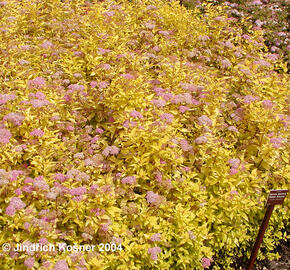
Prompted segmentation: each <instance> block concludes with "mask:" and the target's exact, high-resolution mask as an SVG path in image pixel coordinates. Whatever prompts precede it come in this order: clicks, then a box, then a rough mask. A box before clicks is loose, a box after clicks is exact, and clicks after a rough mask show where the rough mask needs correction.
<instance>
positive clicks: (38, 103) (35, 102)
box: [30, 99, 50, 108]
mask: <svg viewBox="0 0 290 270" xmlns="http://www.w3.org/2000/svg"><path fill="white" fill-rule="evenodd" d="M30 104H31V105H32V106H33V107H34V108H40V107H42V106H46V105H49V104H50V103H49V101H48V100H41V99H32V100H31V101H30Z"/></svg>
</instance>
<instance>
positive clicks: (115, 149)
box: [111, 145, 120, 155]
mask: <svg viewBox="0 0 290 270" xmlns="http://www.w3.org/2000/svg"><path fill="white" fill-rule="evenodd" d="M119 152H120V148H118V147H117V146H114V145H113V146H112V147H111V154H112V155H118V154H119Z"/></svg>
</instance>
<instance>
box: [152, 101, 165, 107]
mask: <svg viewBox="0 0 290 270" xmlns="http://www.w3.org/2000/svg"><path fill="white" fill-rule="evenodd" d="M151 103H152V104H153V105H155V106H156V107H158V108H160V107H164V106H165V105H166V101H165V100H162V99H152V100H151Z"/></svg>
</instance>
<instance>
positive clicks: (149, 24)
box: [144, 22, 155, 30]
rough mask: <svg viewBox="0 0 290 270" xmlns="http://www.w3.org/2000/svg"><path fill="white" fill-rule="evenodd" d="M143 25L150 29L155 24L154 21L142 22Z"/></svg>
mask: <svg viewBox="0 0 290 270" xmlns="http://www.w3.org/2000/svg"><path fill="white" fill-rule="evenodd" d="M144 26H145V27H146V28H148V29H150V30H152V29H153V28H154V27H155V24H154V23H148V22H147V23H144Z"/></svg>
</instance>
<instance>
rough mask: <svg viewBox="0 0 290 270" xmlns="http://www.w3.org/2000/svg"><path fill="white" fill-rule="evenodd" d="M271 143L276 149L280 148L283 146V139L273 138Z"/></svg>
mask: <svg viewBox="0 0 290 270" xmlns="http://www.w3.org/2000/svg"><path fill="white" fill-rule="evenodd" d="M270 143H271V144H272V146H273V147H274V148H276V149H278V148H280V147H281V146H282V144H283V139H282V138H271V139H270Z"/></svg>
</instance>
